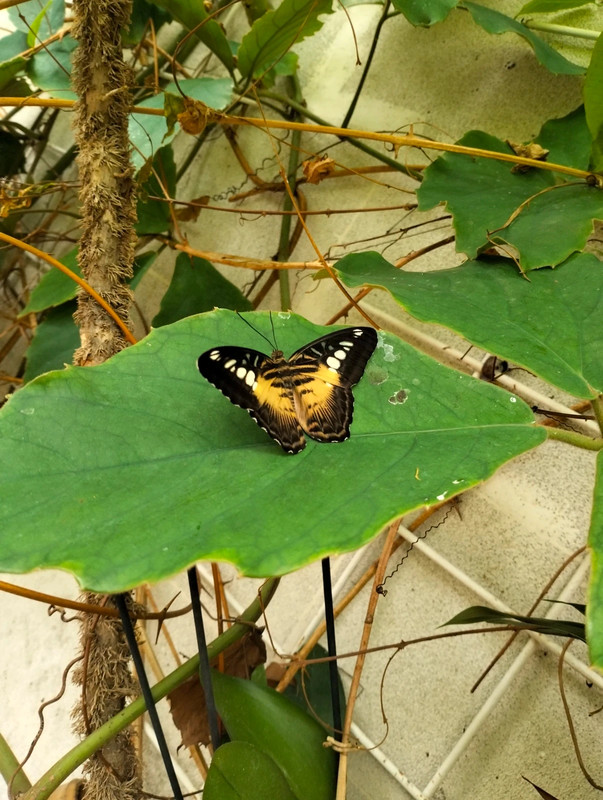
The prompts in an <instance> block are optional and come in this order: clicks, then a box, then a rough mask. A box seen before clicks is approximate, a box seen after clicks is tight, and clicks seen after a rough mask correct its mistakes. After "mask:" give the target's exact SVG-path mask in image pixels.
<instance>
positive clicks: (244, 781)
mask: <svg viewBox="0 0 603 800" xmlns="http://www.w3.org/2000/svg"><path fill="white" fill-rule="evenodd" d="M269 797H270V798H278V800H296V797H295V795H294V794H293V792H292V791H291V789H289V785H288V784H287V780H286V778H285V776H284V775H283V773H282V772H281V770H280V769H279V767H278V766H277V765H276V764H275V762H274V761H273V759H272V758H270V756H267V755H266V754H265V753H264V752H262V750H260V749H259V748H258V747H255V745H253V744H250V743H249V742H227V743H226V744H223V745H222V746H221V747H219V748H218V749H217V750H216V752H215V754H214V757H213V758H212V760H211V765H210V767H209V772H208V773H207V780H206V781H205V786H204V787H203V798H204V800H266V798H269Z"/></svg>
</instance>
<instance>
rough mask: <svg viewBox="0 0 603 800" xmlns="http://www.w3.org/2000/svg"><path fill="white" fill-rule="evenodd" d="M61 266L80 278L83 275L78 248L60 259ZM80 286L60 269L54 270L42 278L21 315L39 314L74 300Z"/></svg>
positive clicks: (74, 248)
mask: <svg viewBox="0 0 603 800" xmlns="http://www.w3.org/2000/svg"><path fill="white" fill-rule="evenodd" d="M58 260H59V261H60V262H61V264H63V265H64V266H65V267H68V268H69V269H70V270H71V271H72V272H75V274H76V275H78V276H79V277H80V278H81V277H82V273H81V270H80V267H79V264H78V262H77V247H73V248H72V249H71V250H70V251H69V252H68V253H66V254H65V255H64V256H63V257H62V258H59V259H58ZM78 288H79V287H78V285H77V283H76V282H75V281H73V280H71V278H70V277H69V276H68V275H65V273H64V272H61V271H60V270H59V269H56V268H53V269H50V270H48V272H45V273H44V275H42V277H41V278H40V280H39V282H38V285H37V286H36V287H35V288H34V289H33V290H32V292H31V294H30V296H29V300H28V301H27V305H26V306H25V308H24V309H23V311H21V313H20V314H19V316H20V317H24V316H26V315H27V314H37V313H38V312H40V311H45V310H46V309H47V308H52V307H53V306H60V305H61V303H66V302H67V301H68V300H73V298H74V297H75V296H76V295H77V290H78Z"/></svg>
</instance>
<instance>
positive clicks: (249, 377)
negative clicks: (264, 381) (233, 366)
mask: <svg viewBox="0 0 603 800" xmlns="http://www.w3.org/2000/svg"><path fill="white" fill-rule="evenodd" d="M254 382H255V374H254V373H253V372H252V371H251V370H249V372H248V373H247V375H245V383H246V384H247V386H253V384H254Z"/></svg>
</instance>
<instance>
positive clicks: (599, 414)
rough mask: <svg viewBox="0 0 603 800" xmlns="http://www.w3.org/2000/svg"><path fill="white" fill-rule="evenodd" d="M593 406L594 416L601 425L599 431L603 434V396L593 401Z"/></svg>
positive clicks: (598, 396)
mask: <svg viewBox="0 0 603 800" xmlns="http://www.w3.org/2000/svg"><path fill="white" fill-rule="evenodd" d="M591 406H592V409H593V412H594V415H595V417H596V418H597V423H598V424H599V430H600V431H601V433H603V394H600V395H597V397H595V398H594V399H593V400H591Z"/></svg>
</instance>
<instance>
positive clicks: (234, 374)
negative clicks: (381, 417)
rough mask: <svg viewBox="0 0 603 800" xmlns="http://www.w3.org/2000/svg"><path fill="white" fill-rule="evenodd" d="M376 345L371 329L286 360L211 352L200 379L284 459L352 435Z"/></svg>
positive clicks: (332, 337) (313, 345)
mask: <svg viewBox="0 0 603 800" xmlns="http://www.w3.org/2000/svg"><path fill="white" fill-rule="evenodd" d="M376 345H377V334H376V332H375V331H374V330H373V329H372V328H360V327H358V328H346V329H344V330H338V331H334V332H331V333H328V334H327V335H326V336H322V337H321V338H320V339H316V340H315V341H313V342H310V343H309V344H307V345H306V346H305V347H302V348H300V349H299V350H297V351H296V352H295V353H293V355H292V356H291V357H290V358H289V359H286V358H285V357H284V354H283V352H282V351H281V350H274V351H273V352H272V354H271V355H270V356H268V355H265V354H264V353H260V352H259V351H257V350H250V349H248V348H244V347H229V346H226V347H215V348H213V349H211V350H208V351H207V352H205V353H203V354H202V355H201V356H200V357H199V360H198V362H197V363H198V367H199V371H200V372H201V374H202V375H203V376H204V377H205V378H207V380H208V381H209V382H210V383H212V384H213V385H214V386H216V388H218V389H219V390H220V391H221V392H222V393H223V394H225V395H226V397H228V399H229V400H230V401H231V402H232V403H234V404H235V405H237V406H240V407H241V408H244V409H246V410H247V411H248V412H249V414H250V415H251V417H252V418H253V419H254V420H255V422H257V424H258V425H259V426H260V427H261V428H262V429H263V430H265V431H266V432H267V433H268V434H269V436H271V437H272V438H273V439H274V440H275V441H276V442H277V443H278V444H279V445H280V446H281V447H282V448H283V450H285V451H286V452H288V453H299V452H300V450H303V448H304V447H305V446H306V439H305V436H304V432H305V433H307V434H308V436H310V437H311V438H313V439H316V440H318V441H321V442H342V441H344V440H345V439H347V438H348V437H349V435H350V423H351V421H352V413H353V408H354V397H353V394H352V387H353V386H354V385H355V384H356V383H358V381H359V380H360V378H361V377H362V374H363V372H364V368H365V366H366V363H367V361H368V359H369V358H370V357H371V355H372V353H373V351H374V349H375V347H376Z"/></svg>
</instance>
